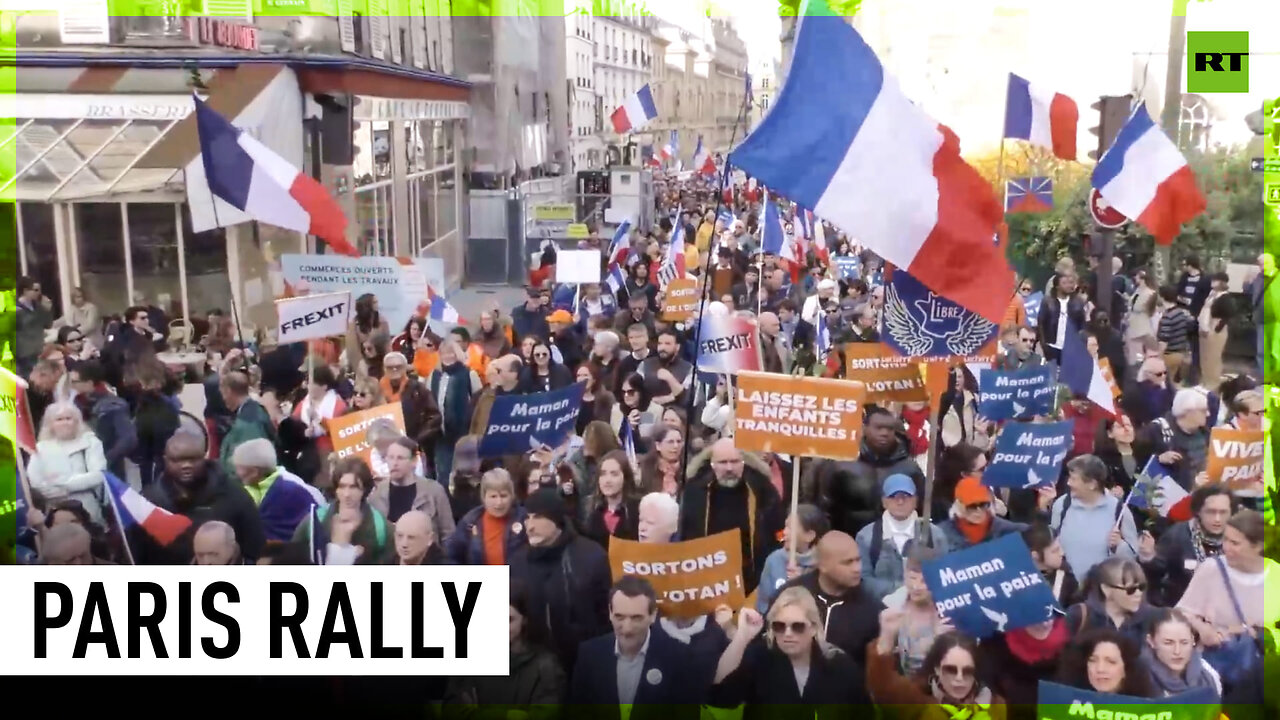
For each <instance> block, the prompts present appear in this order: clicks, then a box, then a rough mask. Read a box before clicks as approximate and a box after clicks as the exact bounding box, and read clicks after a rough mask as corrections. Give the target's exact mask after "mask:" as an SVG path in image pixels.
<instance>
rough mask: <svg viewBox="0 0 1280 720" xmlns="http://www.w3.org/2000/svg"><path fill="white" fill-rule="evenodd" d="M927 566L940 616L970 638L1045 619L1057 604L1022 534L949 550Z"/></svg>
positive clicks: (926, 575)
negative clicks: (962, 548)
mask: <svg viewBox="0 0 1280 720" xmlns="http://www.w3.org/2000/svg"><path fill="white" fill-rule="evenodd" d="M923 570H924V580H925V583H926V584H927V585H928V586H929V592H930V593H932V594H933V604H934V607H935V608H936V609H937V611H938V615H940V616H942V617H945V618H948V619H950V620H951V622H952V624H953V625H955V627H956V629H957V630H959V631H960V632H963V633H965V634H967V635H969V636H971V637H976V638H982V637H986V636H988V635H991V634H993V633H997V632H1005V631H1007V630H1017V629H1018V628H1022V627H1026V626H1028V625H1034V624H1036V623H1039V622H1044V621H1045V620H1047V619H1049V615H1050V613H1052V612H1053V610H1054V609H1055V608H1057V607H1058V604H1057V603H1056V602H1055V601H1054V599H1053V590H1052V589H1051V588H1050V587H1049V586H1048V585H1047V584H1046V583H1045V581H1044V576H1043V575H1041V574H1040V571H1039V570H1037V569H1036V564H1035V562H1034V561H1033V560H1032V559H1031V551H1030V550H1028V549H1027V544H1026V542H1024V541H1023V540H1022V535H1020V534H1018V533H1013V534H1011V535H1005V536H1004V537H1002V538H1000V539H999V540H992V541H990V542H985V543H982V544H981V545H974V546H973V547H971V548H966V549H964V550H955V551H952V552H949V553H947V554H946V555H943V556H942V557H940V558H938V559H937V560H933V561H930V562H927V563H925V564H924V567H923Z"/></svg>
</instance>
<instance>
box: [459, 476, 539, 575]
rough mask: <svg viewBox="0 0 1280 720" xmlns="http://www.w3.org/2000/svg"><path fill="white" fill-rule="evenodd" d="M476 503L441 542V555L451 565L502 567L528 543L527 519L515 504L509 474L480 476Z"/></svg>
mask: <svg viewBox="0 0 1280 720" xmlns="http://www.w3.org/2000/svg"><path fill="white" fill-rule="evenodd" d="M480 502H481V504H480V506H479V507H475V508H472V509H471V510H470V511H468V512H467V514H466V515H463V516H462V519H461V520H459V521H458V525H457V527H456V528H455V529H454V531H453V534H451V535H449V537H448V539H447V540H445V543H444V550H445V555H446V556H448V558H449V561H450V562H452V563H453V564H454V565H506V564H507V563H508V562H509V561H510V558H511V556H512V555H514V554H515V553H516V551H518V550H519V549H520V548H522V547H524V546H525V545H527V544H528V542H529V538H528V536H526V535H525V532H524V527H525V523H526V521H527V520H528V517H529V516H528V514H527V513H526V512H525V510H524V508H523V507H522V506H521V505H520V504H519V503H518V502H516V486H515V482H514V481H513V480H512V479H511V474H510V473H508V472H507V471H506V470H503V469H502V468H494V469H492V470H490V471H488V472H486V473H485V474H484V475H482V476H480Z"/></svg>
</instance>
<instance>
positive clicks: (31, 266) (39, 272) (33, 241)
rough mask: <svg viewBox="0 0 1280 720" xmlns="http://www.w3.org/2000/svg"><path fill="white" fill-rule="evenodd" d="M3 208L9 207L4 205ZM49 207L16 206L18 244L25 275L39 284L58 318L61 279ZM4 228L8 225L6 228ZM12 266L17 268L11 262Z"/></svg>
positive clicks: (51, 212) (52, 207) (39, 205)
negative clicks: (19, 223) (19, 219)
mask: <svg viewBox="0 0 1280 720" xmlns="http://www.w3.org/2000/svg"><path fill="white" fill-rule="evenodd" d="M5 207H13V205H12V204H10V203H5ZM53 210H54V206H53V205H48V204H46V203H18V212H20V213H22V244H23V246H24V249H25V251H26V255H27V272H26V274H27V275H30V276H31V277H33V278H35V279H36V280H39V281H40V289H41V290H43V291H44V294H45V295H46V296H47V297H48V298H49V299H50V300H52V301H53V308H54V313H55V315H56V316H58V317H61V316H62V278H61V276H60V275H59V274H58V243H57V238H56V237H55V235H54V230H53ZM6 227H8V226H6ZM13 267H17V262H16V259H15V262H14V265H13Z"/></svg>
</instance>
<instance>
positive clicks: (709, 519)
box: [680, 438, 786, 594]
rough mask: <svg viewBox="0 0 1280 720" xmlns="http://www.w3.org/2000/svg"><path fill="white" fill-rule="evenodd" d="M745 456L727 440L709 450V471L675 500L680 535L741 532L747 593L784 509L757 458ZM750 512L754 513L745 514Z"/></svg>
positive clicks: (756, 578)
mask: <svg viewBox="0 0 1280 720" xmlns="http://www.w3.org/2000/svg"><path fill="white" fill-rule="evenodd" d="M751 460H752V461H751V463H750V464H748V463H747V458H746V457H745V456H744V455H743V453H742V451H741V450H739V449H738V448H737V447H735V446H734V444H733V440H732V439H730V438H721V439H720V440H717V441H716V443H715V444H714V445H712V446H711V462H710V467H709V468H706V467H704V468H703V469H702V470H701V471H700V472H699V473H698V475H697V476H696V477H694V478H693V479H692V480H689V481H688V482H687V483H686V484H685V488H684V493H683V495H682V500H681V515H680V537H681V539H683V540H692V539H694V538H701V537H708V536H710V535H715V534H716V533H720V532H725V531H728V530H735V529H736V530H742V531H743V532H741V534H740V537H741V538H742V580H743V583H744V584H745V586H746V592H747V593H748V594H750V593H751V591H752V590H754V589H755V587H756V585H757V584H758V583H759V582H760V573H761V572H762V571H763V570H764V561H765V558H767V557H768V556H769V553H771V552H773V550H774V549H775V548H777V547H778V540H777V534H778V531H779V530H781V529H782V524H783V519H784V514H785V513H786V509H785V508H784V507H783V506H782V498H781V497H779V495H778V491H777V490H775V489H774V487H773V483H772V482H771V481H770V479H769V476H768V475H766V474H765V473H764V472H763V471H762V470H761V469H758V468H759V467H762V466H763V463H761V462H760V461H759V459H758V458H754V457H753V458H752V459H751ZM751 508H755V514H754V515H752V514H751Z"/></svg>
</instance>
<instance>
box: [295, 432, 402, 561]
mask: <svg viewBox="0 0 1280 720" xmlns="http://www.w3.org/2000/svg"><path fill="white" fill-rule="evenodd" d="M330 476H331V477H332V478H333V501H332V502H330V503H329V504H328V505H326V506H325V507H322V508H317V510H316V515H315V521H316V522H313V521H312V518H311V517H306V518H303V520H302V522H301V523H299V524H298V528H297V530H295V531H294V533H293V540H292V542H290V544H289V547H288V548H287V550H286V551H285V553H284V554H283V555H282V556H281V562H284V563H287V564H292V565H308V564H310V565H380V564H383V563H385V562H386V560H387V554H388V553H389V552H392V551H393V548H392V547H391V546H390V544H389V542H388V538H389V537H390V535H391V532H392V531H391V529H390V528H389V525H390V523H389V522H387V518H386V516H384V515H383V514H382V513H380V512H378V511H377V510H375V509H374V508H373V507H372V506H371V505H369V493H371V492H373V485H374V481H373V472H372V471H370V470H369V465H368V464H367V463H365V461H364V459H363V458H359V457H349V458H346V459H345V460H339V461H338V463H337V464H336V465H335V466H334V467H333V470H332V472H331V473H330Z"/></svg>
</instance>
